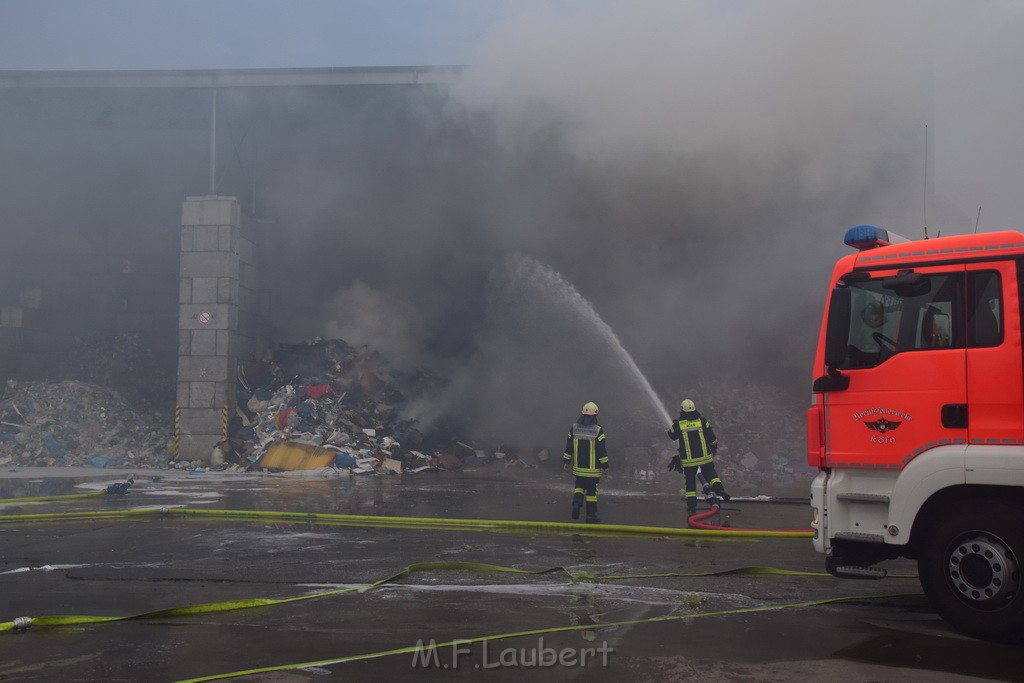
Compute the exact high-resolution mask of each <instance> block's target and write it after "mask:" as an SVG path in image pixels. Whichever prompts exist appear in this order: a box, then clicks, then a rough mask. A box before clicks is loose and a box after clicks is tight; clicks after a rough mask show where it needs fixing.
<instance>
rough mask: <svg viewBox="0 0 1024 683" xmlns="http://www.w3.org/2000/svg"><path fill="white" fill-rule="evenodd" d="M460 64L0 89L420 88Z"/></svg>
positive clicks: (74, 79) (128, 74) (107, 75)
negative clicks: (355, 86)
mask: <svg viewBox="0 0 1024 683" xmlns="http://www.w3.org/2000/svg"><path fill="white" fill-rule="evenodd" d="M462 69H463V67H461V66H367V67H335V68H315V69H223V70H185V71H0V88H259V87H294V86H338V85H420V84H444V83H452V82H454V81H455V79H456V78H457V76H458V75H459V73H460V72H461V71H462Z"/></svg>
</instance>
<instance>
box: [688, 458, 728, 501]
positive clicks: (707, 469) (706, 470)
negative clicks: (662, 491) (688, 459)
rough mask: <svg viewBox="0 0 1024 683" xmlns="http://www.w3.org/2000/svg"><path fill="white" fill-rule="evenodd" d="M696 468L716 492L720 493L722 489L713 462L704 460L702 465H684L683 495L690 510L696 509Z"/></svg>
mask: <svg viewBox="0 0 1024 683" xmlns="http://www.w3.org/2000/svg"><path fill="white" fill-rule="evenodd" d="M697 470H700V471H701V472H702V473H703V474H704V478H705V479H707V482H708V484H710V485H711V488H712V489H713V490H714V491H715V492H716V493H720V492H721V491H722V490H724V489H723V486H722V480H721V479H719V478H718V471H717V470H716V469H715V463H713V462H706V463H704V464H703V465H694V466H692V467H684V468H683V480H684V482H685V489H684V490H685V495H684V497H685V498H686V507H687V509H689V510H691V511H693V510H696V509H697Z"/></svg>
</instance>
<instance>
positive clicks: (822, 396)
mask: <svg viewBox="0 0 1024 683" xmlns="http://www.w3.org/2000/svg"><path fill="white" fill-rule="evenodd" d="M845 242H846V243H847V244H848V245H850V246H853V247H854V248H856V249H857V252H856V253H853V254H850V255H848V256H845V257H843V258H842V259H840V260H839V262H838V263H837V264H836V266H835V268H834V270H833V273H832V279H831V283H830V291H829V294H828V298H827V301H826V307H825V313H824V316H823V319H822V323H821V328H820V331H819V335H818V346H817V351H816V353H815V357H814V370H813V385H812V391H813V394H812V405H811V407H810V408H809V409H808V411H807V442H808V445H807V448H808V452H807V456H808V463H809V464H810V465H811V466H812V467H815V468H817V469H818V470H819V474H818V475H817V476H816V477H815V479H814V481H813V483H812V485H811V506H812V526H813V528H814V531H815V538H814V547H815V549H816V550H817V551H818V552H821V553H824V554H825V557H826V561H825V563H826V567H827V568H828V570H829V571H830V572H831V573H833V574H835V575H836V576H841V577H850V578H881V577H882V576H884V575H885V572H884V570H883V569H881V568H879V567H876V566H875V565H876V564H877V563H878V562H881V561H883V560H887V559H894V558H897V557H906V558H910V559H914V560H916V561H917V565H918V573H919V575H920V579H921V584H922V586H923V587H924V591H925V594H926V595H927V597H928V599H929V601H930V602H931V603H932V604H933V606H934V607H935V609H936V610H937V611H938V613H939V614H940V615H941V616H942V617H943V618H944V619H945V620H946V621H948V622H949V623H950V624H951V625H953V626H954V627H955V628H956V629H958V630H960V631H961V632H964V633H967V634H969V635H973V636H976V637H981V638H986V639H992V640H1002V641H1008V640H1020V639H1024V590H1022V589H1024V580H1022V572H1024V349H1022V343H1021V319H1022V305H1024V299H1022V296H1021V292H1020V283H1021V282H1024V234H1021V233H1019V232H994V233H985V234H975V235H958V236H951V237H940V238H936V239H926V240H918V241H908V240H906V239H904V238H901V237H899V236H897V235H894V234H892V233H890V232H888V231H887V230H885V229H882V228H878V227H875V226H869V225H862V226H856V227H854V228H851V229H850V230H849V231H847V234H846V239H845Z"/></svg>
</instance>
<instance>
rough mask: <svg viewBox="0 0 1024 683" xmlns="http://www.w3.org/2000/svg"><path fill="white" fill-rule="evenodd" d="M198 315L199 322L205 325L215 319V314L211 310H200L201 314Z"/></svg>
mask: <svg viewBox="0 0 1024 683" xmlns="http://www.w3.org/2000/svg"><path fill="white" fill-rule="evenodd" d="M196 317H197V318H199V322H200V323H201V324H203V325H209V324H210V321H211V320H213V314H212V313H210V312H209V311H199V315H198V316H196Z"/></svg>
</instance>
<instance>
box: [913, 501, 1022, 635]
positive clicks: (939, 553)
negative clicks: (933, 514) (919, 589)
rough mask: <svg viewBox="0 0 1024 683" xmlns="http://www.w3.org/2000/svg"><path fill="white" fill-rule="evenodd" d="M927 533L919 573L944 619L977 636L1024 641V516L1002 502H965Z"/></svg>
mask: <svg viewBox="0 0 1024 683" xmlns="http://www.w3.org/2000/svg"><path fill="white" fill-rule="evenodd" d="M925 534H926V535H925V543H924V552H922V553H921V555H920V557H919V559H918V561H917V567H918V574H919V575H920V577H921V584H922V586H923V587H924V591H925V594H926V595H927V596H928V599H929V600H930V601H931V603H932V605H933V606H934V607H935V609H936V611H937V612H938V613H939V615H940V616H941V617H942V618H943V619H945V620H946V621H947V622H948V623H949V624H950V625H952V626H953V627H954V628H955V629H957V630H958V631H960V632H962V633H965V634H967V635H970V636H974V637H976V638H982V639H985V640H994V641H998V642H1015V641H1019V640H1022V639H1024V583H1022V573H1024V512H1022V511H1021V510H1019V509H1018V508H1017V507H1016V506H1014V505H1011V504H1010V503H1008V502H1005V501H1001V500H986V499H972V500H969V501H960V502H958V503H957V504H956V505H953V506H951V507H950V508H949V509H947V510H944V511H943V512H942V513H941V514H940V515H939V516H938V517H937V519H935V521H934V522H933V523H932V524H930V525H929V526H928V528H927V529H926V530H925Z"/></svg>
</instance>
